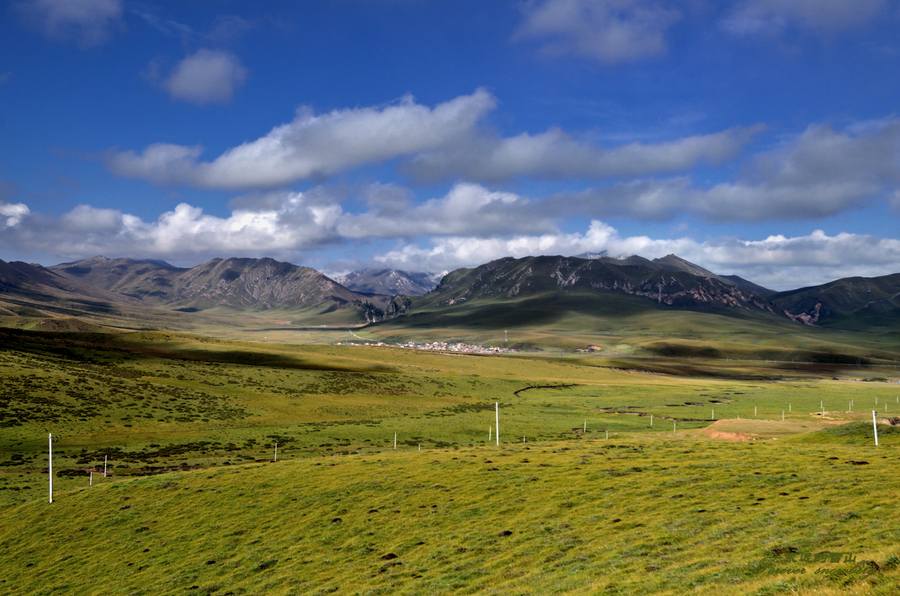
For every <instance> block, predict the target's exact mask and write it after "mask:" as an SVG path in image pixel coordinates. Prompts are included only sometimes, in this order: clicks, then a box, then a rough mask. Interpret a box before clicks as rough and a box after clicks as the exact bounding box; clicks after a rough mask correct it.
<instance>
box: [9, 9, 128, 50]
mask: <svg viewBox="0 0 900 596" xmlns="http://www.w3.org/2000/svg"><path fill="white" fill-rule="evenodd" d="M14 6H15V8H16V9H17V10H18V11H19V13H20V14H21V15H22V16H23V17H24V18H25V20H26V21H27V22H29V23H30V24H31V25H33V26H35V27H37V28H39V29H41V30H42V31H43V32H44V35H45V36H46V37H47V38H48V39H52V40H55V41H75V42H76V43H77V44H79V45H80V46H82V47H89V46H96V45H101V44H103V43H106V41H108V40H109V37H110V34H111V30H113V29H116V28H121V27H123V26H124V22H123V21H122V0H27V1H24V2H19V3H17V4H15V5H14Z"/></svg>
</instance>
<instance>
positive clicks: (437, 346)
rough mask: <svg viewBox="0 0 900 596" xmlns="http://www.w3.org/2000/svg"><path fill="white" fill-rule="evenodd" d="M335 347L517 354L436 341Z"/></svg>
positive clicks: (358, 344) (341, 344)
mask: <svg viewBox="0 0 900 596" xmlns="http://www.w3.org/2000/svg"><path fill="white" fill-rule="evenodd" d="M335 345H337V346H390V347H394V348H409V349H412V350H434V351H438V352H464V353H467V354H511V353H514V352H518V350H513V349H511V348H492V347H486V346H476V345H472V344H464V343H461V342H454V343H451V342H446V341H436V342H431V343H424V344H420V343H416V342H414V341H408V342H406V343H403V344H388V343H385V342H383V341H379V342H337V343H336V344H335Z"/></svg>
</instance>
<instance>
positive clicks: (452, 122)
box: [106, 90, 495, 188]
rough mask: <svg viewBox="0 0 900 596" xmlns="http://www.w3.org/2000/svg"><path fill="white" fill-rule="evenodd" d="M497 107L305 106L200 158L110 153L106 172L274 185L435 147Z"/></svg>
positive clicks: (488, 103) (489, 100)
mask: <svg viewBox="0 0 900 596" xmlns="http://www.w3.org/2000/svg"><path fill="white" fill-rule="evenodd" d="M494 105H495V100H494V98H493V97H492V96H491V95H490V94H489V93H488V92H486V91H484V90H478V91H476V92H475V93H473V94H472V95H464V96H461V97H457V98H456V99H453V100H451V101H448V102H445V103H442V104H439V105H437V106H435V107H434V108H433V109H429V108H427V107H425V106H421V105H418V104H416V103H415V101H414V100H413V98H412V97H405V98H403V100H402V101H401V102H400V103H398V104H394V105H389V106H384V107H376V108H356V109H345V110H335V111H332V112H330V113H328V114H321V115H316V114H314V113H313V112H312V110H311V109H309V108H301V109H299V110H298V111H297V116H296V118H295V119H294V120H293V121H292V122H290V123H288V124H283V125H281V126H277V127H275V128H274V129H272V130H271V131H270V132H269V134H267V135H266V136H264V137H261V138H259V139H257V140H255V141H250V142H247V143H244V144H242V145H239V146H238V147H234V148H232V149H229V150H228V151H226V152H225V153H223V154H222V155H220V156H219V157H218V158H216V159H215V160H214V161H212V162H198V161H197V157H198V156H199V154H200V149H199V148H198V147H184V146H179V145H166V144H158V145H151V146H150V147H148V148H147V149H146V150H145V151H144V152H143V153H140V154H137V153H134V152H133V151H126V152H122V153H116V152H113V153H110V154H109V156H108V158H107V160H106V165H107V167H108V168H109V170H110V171H111V172H113V173H114V174H117V175H119V176H125V177H130V178H145V179H149V180H151V181H153V182H155V183H157V184H163V185H181V184H183V185H188V186H196V187H200V188H272V187H277V186H283V185H287V184H291V183H293V182H296V181H298V180H304V179H309V178H314V177H321V176H329V175H332V174H335V173H338V172H342V171H345V170H348V169H350V168H354V167H358V166H362V165H366V164H372V163H381V162H384V161H387V160H390V159H395V158H397V157H401V156H406V155H411V154H414V153H418V152H422V151H430V150H434V149H436V148H438V147H441V146H443V145H445V144H447V143H452V142H454V141H456V140H458V139H459V138H460V137H462V136H465V135H468V134H471V132H472V129H473V128H474V126H475V124H476V123H477V121H478V120H479V119H480V118H481V117H482V116H483V115H484V114H485V113H486V112H487V111H488V110H490V109H492V108H493V107H494Z"/></svg>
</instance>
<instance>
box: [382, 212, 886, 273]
mask: <svg viewBox="0 0 900 596" xmlns="http://www.w3.org/2000/svg"><path fill="white" fill-rule="evenodd" d="M586 252H592V253H597V252H606V253H607V254H609V255H610V256H614V257H625V256H630V255H634V254H637V255H641V256H643V257H646V258H650V259H652V258H658V257H662V256H665V255H667V254H677V255H678V256H680V257H682V258H685V259H687V260H689V261H691V262H694V263H696V264H698V265H700V266H702V267H705V268H707V269H710V270H711V271H714V272H717V273H720V274H723V275H731V274H737V275H740V276H741V277H744V278H745V279H749V280H751V281H753V282H755V283H758V284H760V285H762V286H765V287H768V288H770V289H774V290H788V289H794V288H798V287H803V286H809V285H817V284H822V283H826V282H829V281H832V280H834V279H838V278H841V277H850V276H855V275H861V276H867V277H874V276H878V275H888V274H892V273H896V272H897V263H898V262H900V240H897V239H893V238H878V237H875V236H868V235H860V234H846V233H843V234H837V235H835V236H828V235H827V234H825V233H824V232H822V231H821V230H815V231H813V232H812V233H810V234H809V235H807V236H798V237H793V238H789V237H785V236H780V235H777V236H770V237H768V238H765V239H763V240H742V239H737V238H717V239H713V240H708V241H705V242H698V241H696V240H694V239H692V238H686V237H685V238H676V239H654V238H650V237H648V236H625V237H623V236H621V235H620V234H619V232H618V231H617V230H616V229H615V228H613V227H612V226H610V225H608V224H605V223H603V222H601V221H597V220H594V221H592V222H591V224H590V227H589V228H588V230H587V231H586V232H584V233H578V232H576V233H562V232H558V233H554V234H541V235H519V236H513V237H508V238H473V237H465V236H454V237H439V238H432V239H431V241H430V243H429V245H428V246H425V247H422V246H420V245H418V244H413V243H410V244H406V245H404V246H402V247H400V248H397V249H395V250H392V251H389V252H385V253H382V254H379V255H376V256H375V257H374V259H373V262H374V263H375V264H377V265H378V266H382V267H394V268H398V269H406V270H419V271H442V270H452V269H456V268H459V267H475V266H478V265H481V264H483V263H486V262H488V261H491V260H494V259H499V258H502V257H507V256H513V257H516V258H521V257H526V256H534V255H578V254H582V253H586Z"/></svg>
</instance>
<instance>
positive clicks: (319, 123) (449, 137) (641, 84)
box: [0, 0, 900, 289]
mask: <svg viewBox="0 0 900 596" xmlns="http://www.w3.org/2000/svg"><path fill="white" fill-rule="evenodd" d="M898 25H900V1H898V0H853V1H843V0H719V1H712V0H680V1H668V0H528V1H510V2H502V1H499V0H498V1H496V2H484V1H483V0H478V1H472V0H446V1H442V0H304V1H302V2H277V1H272V2H241V1H237V0H230V1H229V0H222V1H218V2H212V1H200V0H198V1H194V2H151V1H140V2H137V1H130V0H12V1H10V2H7V3H5V4H4V5H3V6H2V8H0V258H2V259H3V260H6V261H10V260H24V261H28V262H38V263H42V264H45V265H49V264H54V263H58V262H62V261H71V260H76V259H80V258H86V257H91V256H95V255H101V254H102V255H105V256H108V257H123V256H129V257H134V258H157V259H164V260H167V261H169V262H171V263H173V264H177V265H182V266H193V265H196V264H198V263H201V262H204V261H206V260H208V259H210V258H213V257H229V256H271V257H275V258H278V259H280V260H285V261H290V262H293V263H297V264H302V265H309V266H312V267H316V268H318V269H321V270H325V271H327V272H332V273H340V272H344V271H348V270H351V269H357V268H362V267H395V268H402V269H407V270H412V271H442V270H450V269H454V268H457V267H471V266H476V265H479V264H481V263H484V262H487V261H489V260H492V259H495V258H499V257H503V256H516V257H520V256H526V255H532V254H564V255H576V254H580V253H584V252H601V251H606V252H607V253H608V254H610V255H613V256H622V255H629V254H640V255H642V256H646V257H648V258H654V257H660V256H664V255H666V254H669V253H675V254H677V255H679V256H682V257H684V258H686V259H688V260H690V261H693V262H695V263H698V264H700V265H703V266H705V267H707V268H710V269H712V270H714V271H716V272H719V273H724V274H731V273H736V274H738V275H742V276H744V277H746V278H748V279H751V280H752V281H755V282H756V283H760V284H762V285H765V286H768V287H772V288H775V289H789V288H794V287H799V286H802V285H810V284H816V283H823V282H825V281H829V280H832V279H835V278H838V277H845V276H850V275H864V276H875V275H884V274H888V273H896V272H900V233H898V232H897V227H898V226H897V221H898V215H900V191H898V183H900V118H898V116H897V101H898V100H897V98H898V97H900V76H898V74H897V73H898V72H900V69H898V67H900V35H898V31H900V28H898Z"/></svg>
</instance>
